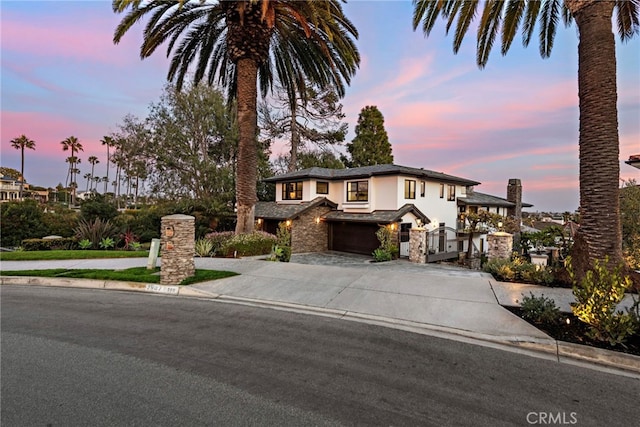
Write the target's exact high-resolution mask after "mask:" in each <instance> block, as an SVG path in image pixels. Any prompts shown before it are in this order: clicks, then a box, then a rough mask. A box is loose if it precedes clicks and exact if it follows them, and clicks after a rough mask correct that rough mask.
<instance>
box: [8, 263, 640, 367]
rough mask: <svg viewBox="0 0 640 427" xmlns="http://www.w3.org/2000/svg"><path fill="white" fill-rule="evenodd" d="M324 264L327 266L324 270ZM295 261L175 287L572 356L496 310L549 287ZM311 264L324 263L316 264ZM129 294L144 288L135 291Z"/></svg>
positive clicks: (450, 273)
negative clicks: (224, 277)
mask: <svg viewBox="0 0 640 427" xmlns="http://www.w3.org/2000/svg"><path fill="white" fill-rule="evenodd" d="M322 255H323V254H319V255H318V256H322ZM326 260H330V261H329V262H328V264H330V265H327V262H325V261H326ZM294 261H295V257H294ZM300 261H301V262H305V264H299V263H296V262H291V263H276V262H266V261H262V260H257V259H227V258H196V267H197V268H205V269H215V270H227V271H233V272H237V273H240V275H238V276H234V277H230V278H226V279H221V280H216V281H211V282H202V283H198V284H194V285H191V286H189V287H187V288H188V289H186V288H184V289H180V291H181V292H180V294H181V295H185V294H186V293H187V292H188V294H189V295H190V296H197V297H200V298H211V299H216V300H219V301H221V302H234V303H243V304H249V305H257V306H268V307H271V308H277V309H284V310H290V311H297V312H305V313H313V314H319V315H324V316H331V317H336V318H341V319H345V320H354V321H362V322H368V323H373V324H379V325H384V326H391V327H395V328H398V329H404V330H410V331H413V332H419V333H425V334H429V335H435V336H440V337H445V338H453V339H457V340H461V341H466V342H474V343H477V344H482V345H490V346H495V347H504V346H509V347H511V348H512V349H513V348H517V349H518V351H522V352H525V353H527V352H531V351H533V352H536V353H537V355H538V356H539V355H540V353H542V354H546V357H548V358H550V359H555V360H560V359H561V358H562V357H565V356H566V355H567V354H569V357H572V356H571V355H572V354H573V353H576V350H573V349H571V350H567V345H565V344H559V343H558V342H556V341H555V340H554V339H553V338H551V337H549V336H548V335H546V334H545V333H543V332H542V331H540V330H538V329H537V328H535V327H533V326H531V325H530V324H529V323H527V322H525V321H524V320H522V319H520V318H519V317H518V316H516V315H514V314H512V313H511V312H509V311H508V310H506V309H505V308H503V307H502V306H501V305H500V304H505V305H517V304H516V303H515V302H514V300H515V299H521V298H522V294H525V295H528V294H529V293H528V292H529V291H532V292H534V293H535V294H538V293H539V292H540V293H544V294H545V296H551V297H556V295H555V294H554V295H551V292H550V291H552V289H551V288H542V287H533V286H531V285H517V284H502V283H500V282H495V281H494V280H493V279H492V277H491V276H490V275H488V274H486V273H482V272H477V271H471V270H466V269H460V268H455V267H452V266H439V265H432V264H428V265H416V264H412V263H409V262H408V261H403V260H399V261H394V262H391V263H381V264H369V263H366V262H364V261H363V262H360V261H358V259H357V257H355V258H350V259H347V260H346V262H341V261H340V260H337V261H336V260H335V259H331V257H328V258H322V259H316V260H313V259H311V260H310V259H305V258H304V256H303V257H301V259H300ZM314 261H319V263H323V262H324V263H325V264H324V265H317V263H314ZM146 262H147V260H146V259H143V258H129V259H104V260H69V261H5V262H2V263H1V264H0V269H2V270H5V271H8V270H27V269H44V268H107V269H124V268H128V267H134V266H145V265H146ZM56 280H59V279H39V280H38V281H35V282H34V281H32V282H31V283H32V284H48V285H50V286H65V284H64V283H58V284H56V283H55V281H56ZM43 281H44V282H46V283H43ZM68 281H69V279H66V280H65V282H68ZM13 282H15V280H14V281H13ZM85 282H87V281H85ZM2 283H3V284H11V283H12V280H11V279H9V278H3V280H2ZM97 287H101V288H107V287H108V286H106V285H104V286H97ZM132 288H135V289H131V290H143V289H140V288H141V287H140V285H136V286H132ZM120 289H121V287H120ZM557 291H560V292H559V294H558V296H557V297H558V300H556V302H557V303H558V304H559V305H561V304H562V305H566V304H568V302H569V301H570V298H569V296H568V295H570V294H571V290H570V289H566V290H565V289H562V290H557ZM565 291H568V293H567V292H565ZM571 297H572V296H571ZM554 299H555V298H554ZM578 347H582V346H578ZM567 352H569V353H567ZM600 352H602V351H600ZM608 353H612V352H608ZM616 355H617V354H616ZM578 356H579V357H578ZM578 356H576V357H577V358H578V359H581V360H585V361H589V360H593V359H594V358H595V360H596V361H598V362H599V363H604V364H609V365H610V366H614V367H619V366H621V365H620V363H619V362H616V363H608V362H606V361H603V357H602V356H601V355H600V354H599V353H598V354H596V356H593V355H591V356H588V357H587V356H584V355H582V356H580V355H578ZM616 357H617V356H616ZM629 363H631V365H632V367H633V365H637V369H636V370H635V371H636V372H637V373H639V374H640V358H632V359H631V361H630V362H629ZM625 364H627V362H624V363H623V365H622V367H623V368H626V369H628V367H626V365H625Z"/></svg>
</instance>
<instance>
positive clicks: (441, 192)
mask: <svg viewBox="0 0 640 427" xmlns="http://www.w3.org/2000/svg"><path fill="white" fill-rule="evenodd" d="M440 198H441V199H444V184H440Z"/></svg>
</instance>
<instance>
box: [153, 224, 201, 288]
mask: <svg viewBox="0 0 640 427" xmlns="http://www.w3.org/2000/svg"><path fill="white" fill-rule="evenodd" d="M195 230H196V229H195V218H194V217H192V216H190V215H181V214H176V215H169V216H164V217H162V223H161V233H162V237H161V243H162V264H161V268H160V284H161V285H178V284H180V282H182V281H183V280H184V279H186V278H187V277H191V276H193V275H194V274H195V271H196V267H195V262H194V260H193V255H194V253H195Z"/></svg>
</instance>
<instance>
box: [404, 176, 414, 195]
mask: <svg viewBox="0 0 640 427" xmlns="http://www.w3.org/2000/svg"><path fill="white" fill-rule="evenodd" d="M404 198H405V199H415V198H416V182H415V181H414V180H412V179H405V180H404Z"/></svg>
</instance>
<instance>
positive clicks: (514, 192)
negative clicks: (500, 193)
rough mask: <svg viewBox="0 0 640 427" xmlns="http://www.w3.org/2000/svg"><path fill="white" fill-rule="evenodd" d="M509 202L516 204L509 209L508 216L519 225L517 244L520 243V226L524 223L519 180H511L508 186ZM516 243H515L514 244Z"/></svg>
mask: <svg viewBox="0 0 640 427" xmlns="http://www.w3.org/2000/svg"><path fill="white" fill-rule="evenodd" d="M507 200H508V201H510V202H511V203H513V204H515V206H514V207H512V208H508V209H507V215H509V216H512V217H513V218H514V219H515V221H516V224H517V227H518V231H517V232H516V233H515V235H514V240H515V241H516V242H519V241H520V224H521V223H522V183H521V182H520V179H518V178H511V179H510V180H509V184H508V185H507ZM514 243H515V242H514Z"/></svg>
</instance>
